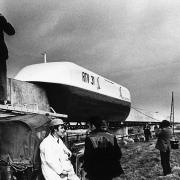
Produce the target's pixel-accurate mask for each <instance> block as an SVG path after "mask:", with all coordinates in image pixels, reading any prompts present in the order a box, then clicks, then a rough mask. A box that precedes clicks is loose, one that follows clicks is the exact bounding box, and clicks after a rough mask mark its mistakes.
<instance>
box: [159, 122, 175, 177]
mask: <svg viewBox="0 0 180 180" xmlns="http://www.w3.org/2000/svg"><path fill="white" fill-rule="evenodd" d="M157 138H158V139H157V143H156V148H157V149H158V150H159V151H160V156H161V165H162V168H163V173H164V176H166V175H168V174H171V167H170V151H171V144H170V140H171V138H172V130H171V127H170V122H169V121H167V120H163V121H162V122H161V124H160V130H159V132H158V134H157Z"/></svg>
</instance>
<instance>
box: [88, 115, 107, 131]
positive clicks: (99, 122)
mask: <svg viewBox="0 0 180 180" xmlns="http://www.w3.org/2000/svg"><path fill="white" fill-rule="evenodd" d="M90 123H92V124H93V125H94V126H95V128H96V129H103V130H107V123H106V121H105V120H103V119H101V118H100V117H98V116H97V117H96V116H94V117H92V118H91V119H90Z"/></svg>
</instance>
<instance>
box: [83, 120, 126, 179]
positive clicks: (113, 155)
mask: <svg viewBox="0 0 180 180" xmlns="http://www.w3.org/2000/svg"><path fill="white" fill-rule="evenodd" d="M91 123H92V124H93V125H94V126H95V128H96V129H95V130H93V131H92V132H91V133H90V135H89V136H87V137H86V140H85V152H84V170H85V171H86V173H87V178H88V179H89V180H112V178H113V177H117V176H120V175H121V174H124V172H123V169H122V167H121V164H120V159H121V156H122V153H121V149H120V147H119V146H118V143H117V139H116V137H115V136H114V135H112V134H110V133H109V132H107V125H106V123H105V121H103V120H101V119H100V118H98V117H94V118H92V119H91Z"/></svg>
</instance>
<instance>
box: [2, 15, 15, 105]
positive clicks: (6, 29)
mask: <svg viewBox="0 0 180 180" xmlns="http://www.w3.org/2000/svg"><path fill="white" fill-rule="evenodd" d="M4 33H6V34H7V35H14V34H15V29H14V27H13V26H12V25H11V24H10V23H9V22H8V21H7V20H6V18H5V17H4V16H3V15H2V14H0V104H4V103H5V101H6V100H7V65H6V60H7V59H8V49H7V46H6V44H5V41H4Z"/></svg>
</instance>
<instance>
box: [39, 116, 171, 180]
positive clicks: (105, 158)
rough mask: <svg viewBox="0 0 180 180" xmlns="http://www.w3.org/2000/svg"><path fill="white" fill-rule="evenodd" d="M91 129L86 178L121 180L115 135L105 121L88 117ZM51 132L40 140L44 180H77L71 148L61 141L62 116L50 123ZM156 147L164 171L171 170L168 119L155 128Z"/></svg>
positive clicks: (62, 132) (62, 135) (62, 131)
mask: <svg viewBox="0 0 180 180" xmlns="http://www.w3.org/2000/svg"><path fill="white" fill-rule="evenodd" d="M90 127H91V128H90V129H91V132H90V133H89V135H87V137H86V139H85V149H84V156H83V160H84V161H83V162H84V164H83V169H84V171H85V172H86V179H87V180H120V179H123V178H124V177H126V176H125V174H124V171H123V169H122V167H121V163H120V160H121V157H122V152H121V148H120V146H119V145H118V142H117V139H116V136H115V135H113V134H111V133H109V132H108V127H107V124H106V121H104V120H102V119H101V118H99V117H93V118H91V119H90ZM49 129H50V133H49V135H48V136H47V137H46V138H45V139H44V140H43V141H42V142H41V144H40V157H41V168H42V173H43V176H44V178H45V180H79V177H78V176H77V175H76V173H75V171H74V168H73V165H72V163H71V156H72V152H71V151H70V150H69V149H68V148H67V147H66V145H65V144H64V142H63V137H64V136H65V133H66V126H65V125H64V122H63V121H62V120H61V119H53V120H52V121H51V122H50V124H49ZM156 136H157V143H156V148H157V149H158V150H159V151H160V157H161V165H162V168H163V175H164V176H167V175H169V174H171V167H170V151H171V144H170V139H171V138H172V132H171V127H170V122H169V121H167V120H163V121H162V122H161V124H160V128H158V130H157V131H156Z"/></svg>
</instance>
